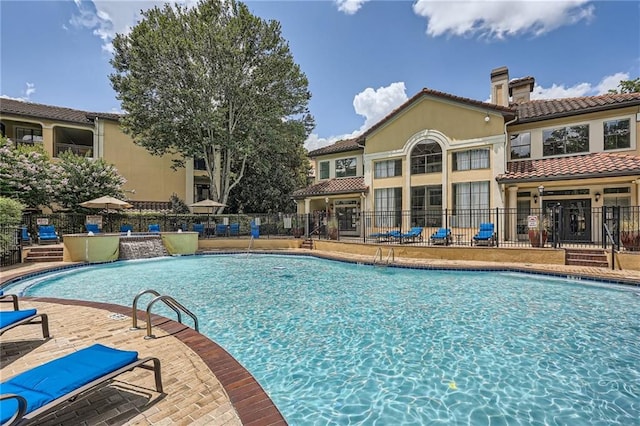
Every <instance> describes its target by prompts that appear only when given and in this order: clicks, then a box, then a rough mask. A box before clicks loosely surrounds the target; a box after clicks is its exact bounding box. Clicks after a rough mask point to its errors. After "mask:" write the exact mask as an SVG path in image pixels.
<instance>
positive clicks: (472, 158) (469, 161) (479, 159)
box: [453, 149, 489, 170]
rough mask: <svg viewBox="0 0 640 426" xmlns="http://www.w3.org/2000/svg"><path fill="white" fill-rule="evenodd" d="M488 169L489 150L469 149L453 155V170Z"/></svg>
mask: <svg viewBox="0 0 640 426" xmlns="http://www.w3.org/2000/svg"><path fill="white" fill-rule="evenodd" d="M488 168H489V150H488V149H471V150H469V151H462V152H454V153H453V170H476V169H488Z"/></svg>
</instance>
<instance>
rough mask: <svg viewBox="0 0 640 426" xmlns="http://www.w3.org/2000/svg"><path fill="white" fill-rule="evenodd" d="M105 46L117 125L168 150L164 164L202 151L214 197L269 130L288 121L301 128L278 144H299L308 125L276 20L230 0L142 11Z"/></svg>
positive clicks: (224, 197) (240, 172)
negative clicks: (119, 116) (117, 105)
mask: <svg viewBox="0 0 640 426" xmlns="http://www.w3.org/2000/svg"><path fill="white" fill-rule="evenodd" d="M113 46H114V51H115V52H114V58H113V59H112V61H111V63H112V65H113V67H114V69H115V71H116V72H115V73H114V74H112V75H111V76H110V79H111V82H112V85H113V87H114V89H115V90H116V92H117V93H118V97H119V99H121V101H122V107H123V109H124V110H125V111H126V112H127V114H126V115H125V117H124V118H123V120H122V125H123V128H124V130H125V132H127V133H128V134H130V135H131V136H132V137H133V139H134V141H135V142H136V143H138V144H139V145H141V146H144V147H145V148H147V150H149V151H150V152H151V153H153V154H156V155H163V154H177V159H176V160H175V161H174V167H181V166H184V165H185V161H188V160H190V159H192V158H194V157H199V158H204V160H205V165H206V169H207V173H208V176H209V184H210V192H211V198H212V199H214V200H215V201H220V202H222V203H225V204H227V203H228V198H229V194H230V192H231V190H232V189H233V188H234V187H235V186H236V185H238V184H239V183H240V181H241V180H242V178H243V176H244V174H245V171H246V168H247V161H248V160H249V158H251V159H252V160H260V158H259V157H258V156H256V155H254V154H255V153H256V151H257V150H258V146H259V145H260V144H261V143H263V142H264V139H263V137H264V135H270V134H274V133H276V134H277V133H278V132H277V131H270V129H272V128H273V127H274V126H275V127H279V123H281V122H290V123H298V124H299V125H300V126H302V128H303V129H304V131H303V132H298V133H296V136H297V138H295V139H293V138H286V139H283V140H280V141H279V143H283V144H286V143H291V144H294V145H296V146H301V145H302V143H303V141H304V139H305V138H306V136H307V135H308V134H309V132H310V131H311V129H312V127H313V118H312V117H311V115H310V114H309V110H308V102H309V99H310V96H311V95H310V93H309V91H308V81H307V78H306V77H305V75H304V74H303V73H302V72H301V70H300V68H299V66H298V65H297V64H296V63H295V62H294V60H293V57H292V55H291V52H290V50H289V47H288V44H287V42H286V41H285V40H284V39H283V37H282V36H281V29H280V24H279V23H278V22H276V21H264V20H262V19H260V18H258V17H256V16H254V15H252V14H251V13H250V12H249V10H248V8H247V7H246V6H245V5H244V4H242V3H239V2H236V1H235V0H204V1H202V2H200V3H199V4H198V5H197V7H194V8H190V9H189V8H184V7H181V6H179V5H175V6H170V5H165V6H164V7H163V8H162V9H160V8H158V7H156V8H154V9H150V10H148V11H146V12H143V17H142V20H141V21H140V22H139V23H138V24H137V25H136V26H135V27H134V28H133V30H132V31H131V33H130V34H128V35H118V36H116V38H115V39H114V42H113ZM262 161H264V159H262ZM264 179H268V176H264ZM219 211H222V209H220V210H219Z"/></svg>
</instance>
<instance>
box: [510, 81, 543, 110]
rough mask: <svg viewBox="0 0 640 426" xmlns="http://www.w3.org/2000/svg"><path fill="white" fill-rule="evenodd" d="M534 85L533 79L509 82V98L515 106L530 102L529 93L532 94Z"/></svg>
mask: <svg viewBox="0 0 640 426" xmlns="http://www.w3.org/2000/svg"><path fill="white" fill-rule="evenodd" d="M535 83H536V80H535V78H533V77H523V78H518V79H515V80H513V81H510V82H509V96H511V98H512V99H513V102H514V103H516V104H521V103H523V102H529V101H530V100H531V95H530V93H531V92H533V86H534V84H535Z"/></svg>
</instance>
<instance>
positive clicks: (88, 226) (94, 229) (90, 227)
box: [84, 223, 100, 234]
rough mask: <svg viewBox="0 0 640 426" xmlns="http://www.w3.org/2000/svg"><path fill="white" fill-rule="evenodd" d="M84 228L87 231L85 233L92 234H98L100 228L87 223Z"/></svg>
mask: <svg viewBox="0 0 640 426" xmlns="http://www.w3.org/2000/svg"><path fill="white" fill-rule="evenodd" d="M84 227H85V228H86V229H87V232H93V233H94V234H99V233H100V228H99V227H98V225H96V224H95V223H87V224H86V225H84Z"/></svg>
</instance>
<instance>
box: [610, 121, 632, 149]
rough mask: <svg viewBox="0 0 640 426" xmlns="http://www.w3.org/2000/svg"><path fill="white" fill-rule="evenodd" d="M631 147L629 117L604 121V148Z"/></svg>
mask: <svg viewBox="0 0 640 426" xmlns="http://www.w3.org/2000/svg"><path fill="white" fill-rule="evenodd" d="M630 147H631V133H629V119H626V120H610V121H605V122H604V149H605V150H607V149H621V148H630Z"/></svg>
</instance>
